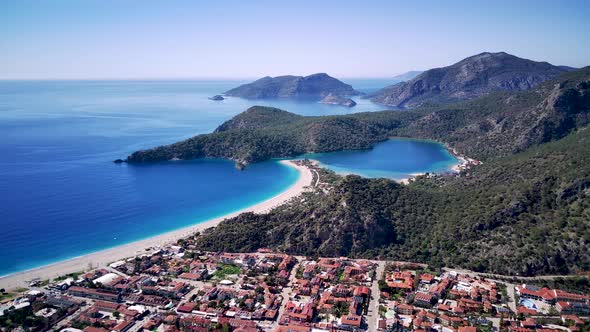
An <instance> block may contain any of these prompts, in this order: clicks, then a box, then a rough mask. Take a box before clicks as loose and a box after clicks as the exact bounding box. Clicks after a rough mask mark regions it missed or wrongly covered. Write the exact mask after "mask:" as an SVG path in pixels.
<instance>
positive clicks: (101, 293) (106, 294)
mask: <svg viewBox="0 0 590 332" xmlns="http://www.w3.org/2000/svg"><path fill="white" fill-rule="evenodd" d="M68 294H70V295H72V296H78V297H87V298H89V299H95V300H104V301H111V302H119V300H120V297H119V294H118V293H116V292H113V291H107V290H103V289H92V288H84V287H78V286H72V287H70V289H68Z"/></svg>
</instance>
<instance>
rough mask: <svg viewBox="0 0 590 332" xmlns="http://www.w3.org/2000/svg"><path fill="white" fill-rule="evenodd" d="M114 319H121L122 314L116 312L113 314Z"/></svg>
mask: <svg viewBox="0 0 590 332" xmlns="http://www.w3.org/2000/svg"><path fill="white" fill-rule="evenodd" d="M113 317H115V318H119V317H121V313H120V312H118V311H115V312H113Z"/></svg>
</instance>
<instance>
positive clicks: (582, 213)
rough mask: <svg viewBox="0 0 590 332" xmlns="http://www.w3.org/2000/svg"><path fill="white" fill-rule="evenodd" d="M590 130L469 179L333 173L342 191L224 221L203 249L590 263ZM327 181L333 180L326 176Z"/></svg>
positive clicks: (490, 265)
mask: <svg viewBox="0 0 590 332" xmlns="http://www.w3.org/2000/svg"><path fill="white" fill-rule="evenodd" d="M588 146H590V129H588V128H587V127H586V128H583V129H580V130H578V131H576V132H573V133H571V134H570V135H568V136H567V137H565V138H563V139H560V140H557V141H554V142H550V143H546V144H542V145H540V146H536V147H533V148H531V149H529V150H527V151H526V152H522V153H518V154H515V155H510V156H506V157H501V158H494V159H490V160H489V161H488V162H486V163H484V164H483V165H481V166H478V167H476V168H475V169H472V170H470V171H469V174H463V176H461V177H448V178H435V179H427V178H421V179H418V180H417V181H416V182H414V183H412V184H410V185H409V186H404V185H399V184H397V183H395V182H393V181H389V180H386V179H364V178H361V177H358V176H347V177H337V176H333V175H331V176H330V175H329V176H327V178H331V179H332V180H331V181H332V182H333V188H332V189H331V190H330V191H329V192H328V193H325V192H324V191H322V190H317V191H315V192H313V193H306V194H305V195H304V196H303V199H297V200H296V201H294V202H292V203H291V204H288V205H285V206H282V207H280V208H278V209H276V210H274V211H272V212H271V213H268V214H263V215H255V214H242V215H240V216H238V217H236V218H233V219H230V220H227V221H224V222H222V223H221V224H220V225H218V226H217V227H216V228H214V229H211V230H209V231H208V232H207V233H206V234H205V235H203V236H201V237H200V238H199V241H198V247H199V248H200V249H205V250H212V251H230V252H236V251H243V252H251V251H253V250H256V249H258V248H261V247H270V248H273V249H276V250H282V251H285V252H288V253H292V254H305V255H321V256H336V257H337V256H343V255H344V256H353V257H365V258H375V257H379V258H388V259H400V260H410V261H419V262H424V263H429V264H432V265H433V266H452V267H461V268H469V269H473V270H475V271H482V272H484V271H485V272H492V273H501V274H516V275H534V274H560V273H563V274H565V273H576V272H580V271H587V270H588V269H590V251H588V248H589V247H590V149H589V148H588ZM323 181H326V180H323Z"/></svg>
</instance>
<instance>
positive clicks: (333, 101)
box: [319, 93, 356, 107]
mask: <svg viewBox="0 0 590 332" xmlns="http://www.w3.org/2000/svg"><path fill="white" fill-rule="evenodd" d="M319 103H320V104H327V105H338V106H345V107H354V106H356V102H355V101H354V100H352V99H350V98H347V97H342V96H337V95H334V94H332V93H330V94H328V95H327V96H325V97H324V99H322V100H320V101H319Z"/></svg>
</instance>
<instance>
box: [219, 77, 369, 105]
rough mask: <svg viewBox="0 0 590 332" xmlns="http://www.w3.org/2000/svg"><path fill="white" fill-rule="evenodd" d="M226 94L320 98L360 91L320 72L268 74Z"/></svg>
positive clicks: (234, 95)
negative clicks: (275, 75) (304, 74)
mask: <svg viewBox="0 0 590 332" xmlns="http://www.w3.org/2000/svg"><path fill="white" fill-rule="evenodd" d="M225 94H226V95H227V96H232V97H241V98H248V99H264V98H310V99H318V100H319V99H322V98H324V97H325V96H327V95H329V94H332V95H335V96H355V95H359V94H360V92H358V91H356V90H354V89H353V88H352V86H350V85H348V84H346V83H343V82H341V81H339V80H337V79H335V78H333V77H331V76H329V75H328V74H324V73H318V74H313V75H309V76H291V75H288V76H277V77H269V76H267V77H263V78H261V79H259V80H256V81H254V82H252V83H248V84H243V85H240V86H239V87H237V88H234V89H231V90H229V91H226V92H225Z"/></svg>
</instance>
